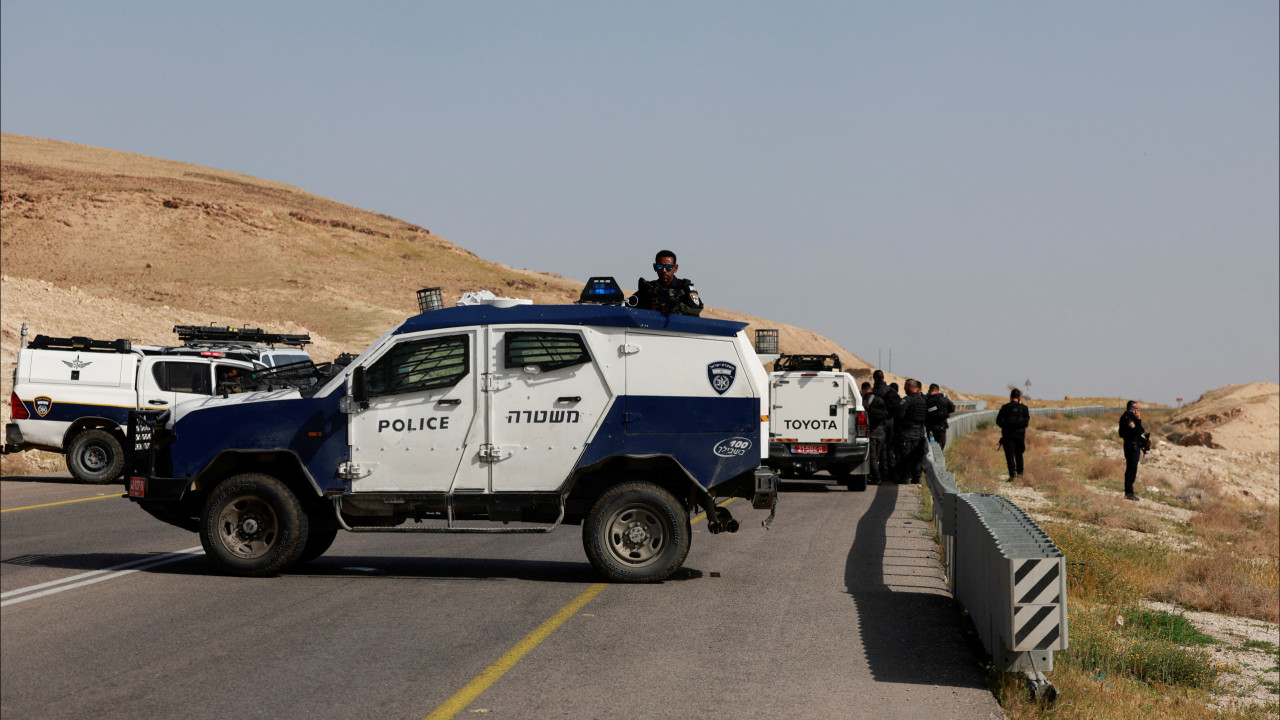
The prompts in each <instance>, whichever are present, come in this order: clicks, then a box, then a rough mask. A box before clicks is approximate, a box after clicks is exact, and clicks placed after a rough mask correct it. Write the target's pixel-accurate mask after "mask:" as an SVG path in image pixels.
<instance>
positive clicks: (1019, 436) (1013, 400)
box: [996, 388, 1031, 482]
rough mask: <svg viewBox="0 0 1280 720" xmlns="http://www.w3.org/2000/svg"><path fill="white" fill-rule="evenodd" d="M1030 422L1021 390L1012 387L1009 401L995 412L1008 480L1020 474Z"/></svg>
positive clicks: (1029, 412) (1029, 415)
mask: <svg viewBox="0 0 1280 720" xmlns="http://www.w3.org/2000/svg"><path fill="white" fill-rule="evenodd" d="M1030 424H1031V411H1030V410H1028V409H1027V406H1026V405H1023V404H1022V391H1021V390H1019V389H1018V388H1014V389H1013V390H1011V391H1009V402H1007V403H1005V404H1004V405H1003V406H1001V408H1000V412H998V413H996V425H999V426H1000V445H1001V446H1002V447H1003V448H1004V462H1005V465H1007V466H1008V467H1009V482H1013V479H1014V478H1016V477H1020V476H1021V475H1022V453H1023V452H1025V451H1026V449H1027V426H1028V425H1030Z"/></svg>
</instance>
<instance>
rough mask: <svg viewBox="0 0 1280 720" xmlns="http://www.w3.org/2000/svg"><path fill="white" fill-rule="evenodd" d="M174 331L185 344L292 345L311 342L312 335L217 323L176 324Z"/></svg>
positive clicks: (297, 345)
mask: <svg viewBox="0 0 1280 720" xmlns="http://www.w3.org/2000/svg"><path fill="white" fill-rule="evenodd" d="M173 332H174V333H176V334H177V336H178V339H179V340H181V341H182V343H183V344H184V345H187V346H194V345H292V346H293V347H302V346H303V345H308V344H310V343H311V336H310V335H286V334H284V333H269V332H266V331H264V330H263V329H262V328H251V327H248V326H245V327H238V328H234V327H229V326H222V327H219V326H217V325H174V326H173Z"/></svg>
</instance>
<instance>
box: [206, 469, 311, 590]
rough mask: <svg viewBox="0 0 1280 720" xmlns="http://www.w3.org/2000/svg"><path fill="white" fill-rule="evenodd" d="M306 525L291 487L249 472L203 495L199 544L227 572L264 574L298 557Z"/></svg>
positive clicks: (303, 544)
mask: <svg viewBox="0 0 1280 720" xmlns="http://www.w3.org/2000/svg"><path fill="white" fill-rule="evenodd" d="M308 529H309V522H308V518H307V514H306V512H304V511H303V509H302V504H301V503H300V502H298V498H297V497H296V496H295V495H294V494H293V491H291V490H289V488H288V487H287V486H286V485H285V484H284V483H282V482H280V481H279V480H277V479H276V478H273V477H271V476H270V475H260V474H256V473H247V474H243V475H234V476H232V477H230V478H227V479H226V480H223V481H222V482H221V483H220V484H219V485H218V486H217V487H216V488H215V489H214V491H213V494H212V495H210V496H209V499H208V500H207V501H205V504H204V514H203V515H202V516H201V520H200V544H201V545H203V546H204V551H205V553H206V554H207V555H208V556H209V558H210V559H211V560H213V562H214V564H216V565H217V566H218V567H220V568H221V569H223V570H225V571H226V572H227V573H229V574H231V575H239V576H241V577H264V576H267V575H274V574H275V573H277V572H279V571H280V570H282V569H284V568H285V566H287V565H289V564H291V563H292V562H294V561H296V560H297V558H298V557H299V556H300V555H301V552H302V549H303V548H306V544H307V535H308V532H307V531H308ZM326 549H327V548H326ZM321 552H323V550H322V551H321Z"/></svg>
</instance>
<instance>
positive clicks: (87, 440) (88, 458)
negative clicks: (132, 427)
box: [67, 428, 124, 485]
mask: <svg viewBox="0 0 1280 720" xmlns="http://www.w3.org/2000/svg"><path fill="white" fill-rule="evenodd" d="M67 470H70V471H71V475H72V476H73V477H75V479H77V480H79V481H80V482H86V483H93V484H95V485H104V484H106V483H109V482H112V481H114V480H115V479H116V478H118V477H120V473H121V471H123V470H124V449H123V448H121V447H120V440H119V439H118V438H116V436H115V435H113V434H112V433H111V432H110V431H108V430H103V429H101V428H94V429H92V430H85V431H84V432H82V433H80V434H79V435H76V436H75V437H74V438H72V440H71V445H70V447H68V448H67Z"/></svg>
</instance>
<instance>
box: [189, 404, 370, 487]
mask: <svg viewBox="0 0 1280 720" xmlns="http://www.w3.org/2000/svg"><path fill="white" fill-rule="evenodd" d="M345 394H346V389H345V387H343V388H341V389H339V391H338V392H334V393H330V394H329V395H328V396H327V397H316V398H298V397H288V398H283V399H279V400H262V401H259V402H253V401H250V402H243V403H238V404H234V405H213V406H209V407H202V408H200V409H199V410H196V411H193V412H190V413H187V414H186V415H184V416H183V417H182V418H181V419H179V420H178V422H176V423H175V424H174V427H173V432H174V434H175V436H176V441H175V442H174V443H173V444H171V445H169V448H170V460H171V462H172V463H173V475H174V477H192V476H194V475H196V474H197V473H199V472H200V471H201V470H203V469H204V468H205V467H207V466H208V465H209V463H210V462H212V461H213V459H214V458H215V457H216V456H217V455H218V454H219V453H221V452H223V451H225V450H285V451H290V452H294V453H297V455H298V457H300V458H301V459H302V462H303V464H304V465H306V467H307V470H308V471H309V472H310V473H311V476H312V477H314V478H315V480H316V482H317V483H319V484H320V488H321V489H328V488H332V487H343V482H342V481H341V480H339V479H338V465H339V464H340V463H343V462H346V461H348V460H350V459H351V457H350V455H351V454H350V451H349V449H348V445H347V421H348V416H347V415H346V414H345V413H343V412H340V411H339V409H338V402H339V400H340V399H341V398H342V396H343V395H345ZM313 433H316V434H313Z"/></svg>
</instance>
